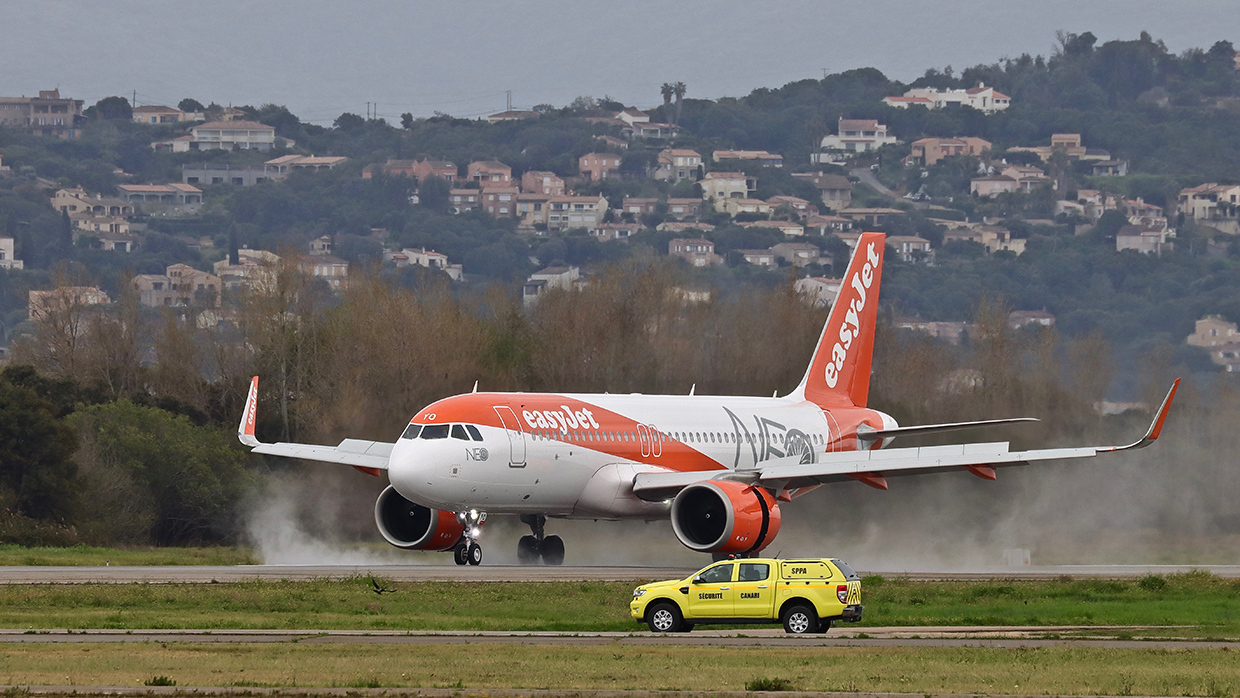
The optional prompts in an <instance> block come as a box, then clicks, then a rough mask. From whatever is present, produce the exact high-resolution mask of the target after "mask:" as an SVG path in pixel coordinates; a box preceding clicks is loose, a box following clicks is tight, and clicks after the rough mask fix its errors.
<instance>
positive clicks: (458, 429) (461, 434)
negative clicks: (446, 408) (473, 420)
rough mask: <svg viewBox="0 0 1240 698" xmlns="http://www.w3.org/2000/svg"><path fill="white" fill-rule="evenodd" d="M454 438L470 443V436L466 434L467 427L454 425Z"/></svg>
mask: <svg viewBox="0 0 1240 698" xmlns="http://www.w3.org/2000/svg"><path fill="white" fill-rule="evenodd" d="M452 438H454V439H460V440H461V441H469V434H466V433H465V425H463V424H453V425H452Z"/></svg>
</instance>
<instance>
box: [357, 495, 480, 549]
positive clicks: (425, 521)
mask: <svg viewBox="0 0 1240 698" xmlns="http://www.w3.org/2000/svg"><path fill="white" fill-rule="evenodd" d="M375 525H377V526H378V527H379V533H382V534H383V537H384V539H386V540H387V542H389V543H391V544H392V545H395V546H396V547H398V548H405V549H407V550H449V549H451V548H452V546H454V545H456V542H457V541H459V540H460V539H461V536H463V535H464V534H465V524H464V523H462V522H461V521H459V520H458V519H457V518H456V514H453V513H452V512H450V511H440V510H438V509H431V508H429V507H424V506H422V505H421V504H414V503H413V502H411V501H409V500H408V499H405V498H404V497H402V496H401V495H400V493H399V492H397V491H396V488H394V487H392V486H391V485H388V488H387V489H386V490H383V492H382V493H381V494H380V495H379V499H378V500H376V501H375Z"/></svg>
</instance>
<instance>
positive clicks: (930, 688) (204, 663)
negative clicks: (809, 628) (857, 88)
mask: <svg viewBox="0 0 1240 698" xmlns="http://www.w3.org/2000/svg"><path fill="white" fill-rule="evenodd" d="M0 676H3V677H4V681H6V682H7V683H10V684H16V685H77V686H92V685H94V686H99V685H112V686H141V685H143V684H144V683H148V682H154V681H156V677H163V679H166V681H165V683H167V682H169V681H175V682H176V685H178V686H186V687H189V686H249V687H310V686H327V687H341V688H399V687H427V688H434V687H441V688H442V687H453V688H462V689H470V690H485V689H489V688H527V689H539V688H542V689H564V690H571V689H587V688H600V689H652V690H677V689H680V690H697V691H711V690H742V689H744V688H745V686H746V684H748V683H750V682H753V681H755V680H761V679H784V680H786V681H788V683H789V687H790V688H793V689H801V690H819V691H866V692H903V693H923V694H930V693H956V694H988V693H989V694H1058V695H1116V696H1129V695H1138V696H1141V695H1145V696H1151V695H1160V696H1211V697H1215V698H1229V697H1233V696H1240V653H1237V652H1227V651H1224V650H1207V649H1191V648H1190V649H1182V650H1180V649H1177V650H1159V649H1137V650H1106V649H1093V648H1068V647H1053V648H1042V649H989V648H976V647H973V648H962V647H926V648H909V647H849V648H804V649H785V648H778V649H775V648H745V649H744V650H738V649H735V648H722V647H672V646H663V647H660V646H642V647H633V646H616V647H608V646H602V647H599V646H591V647H579V646H561V645H477V644H475V645H468V646H462V645H421V646H417V647H409V646H393V645H359V644H322V645H315V644H294V643H281V644H276V645H263V644H247V645H232V644H229V645H209V644H189V643H185V644H183V643H168V644H160V643H138V644H126V645H112V644H109V645H19V644H0Z"/></svg>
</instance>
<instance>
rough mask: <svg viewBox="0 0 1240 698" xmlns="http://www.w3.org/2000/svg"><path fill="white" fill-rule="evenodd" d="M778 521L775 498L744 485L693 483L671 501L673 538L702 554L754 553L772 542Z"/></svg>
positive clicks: (763, 491) (707, 482) (732, 483)
mask: <svg viewBox="0 0 1240 698" xmlns="http://www.w3.org/2000/svg"><path fill="white" fill-rule="evenodd" d="M779 519H780V514H779V504H778V503H777V502H776V501H775V498H774V497H772V496H771V494H770V493H769V492H767V491H766V490H764V489H762V488H761V487H754V486H752V485H747V484H745V483H743V482H733V481H729V480H709V481H706V482H695V483H693V484H692V485H689V486H688V487H686V488H684V489H683V490H681V491H680V493H679V494H677V495H676V499H674V500H672V529H673V530H674V531H676V537H677V538H679V539H680V542H681V543H684V544H685V547H688V548H690V549H692V550H697V551H698V552H703V553H749V552H757V551H759V550H761V549H763V548H765V547H766V546H768V545H770V543H771V541H773V540H775V536H776V535H777V534H778V533H779Z"/></svg>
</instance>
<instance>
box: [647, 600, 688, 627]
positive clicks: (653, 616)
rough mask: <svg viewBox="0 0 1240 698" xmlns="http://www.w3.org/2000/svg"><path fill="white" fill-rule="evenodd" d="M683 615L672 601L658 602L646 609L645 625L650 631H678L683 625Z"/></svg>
mask: <svg viewBox="0 0 1240 698" xmlns="http://www.w3.org/2000/svg"><path fill="white" fill-rule="evenodd" d="M684 624H685V617H684V616H683V615H681V613H680V608H679V607H678V606H676V604H674V603H666V602H664V603H659V604H655V607H654V608H652V609H649V610H648V611H646V625H648V626H650V632H652V633H678V632H680V631H681V629H682V628H683V627H684Z"/></svg>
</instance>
